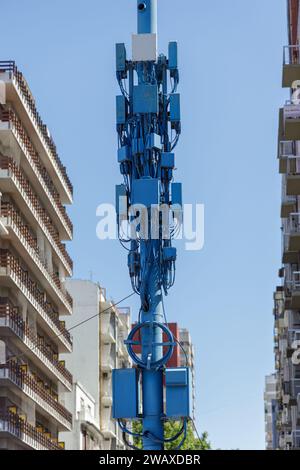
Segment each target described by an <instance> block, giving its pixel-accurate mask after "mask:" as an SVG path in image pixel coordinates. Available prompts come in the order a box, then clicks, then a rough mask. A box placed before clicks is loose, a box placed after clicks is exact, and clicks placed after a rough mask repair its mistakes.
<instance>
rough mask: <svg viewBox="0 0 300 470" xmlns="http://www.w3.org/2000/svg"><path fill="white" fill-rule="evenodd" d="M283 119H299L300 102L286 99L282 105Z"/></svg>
mask: <svg viewBox="0 0 300 470" xmlns="http://www.w3.org/2000/svg"><path fill="white" fill-rule="evenodd" d="M283 117H284V121H285V120H286V119H300V104H298V103H295V102H293V101H291V100H287V101H286V103H285V105H284V107H283Z"/></svg>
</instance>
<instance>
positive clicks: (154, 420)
mask: <svg viewBox="0 0 300 470" xmlns="http://www.w3.org/2000/svg"><path fill="white" fill-rule="evenodd" d="M137 9H138V34H148V33H157V0H144V1H139V0H138V2H137ZM148 77H149V75H148ZM145 78H146V77H144V76H143V69H141V71H140V72H139V80H140V81H143V82H145ZM146 132H147V130H146V129H145V134H146ZM148 243H151V244H152V250H153V251H152V253H151V258H150V259H148V258H149V248H148V246H147V244H148ZM159 248H160V247H159V243H157V241H150V242H145V241H143V242H142V243H141V266H142V268H143V267H144V268H145V267H146V265H147V263H149V266H150V272H149V282H148V285H147V286H146V290H147V291H148V292H144V294H146V295H148V297H149V299H150V302H149V310H148V311H145V309H143V310H142V315H141V320H142V322H151V323H152V322H154V321H156V322H158V323H163V315H162V292H161V287H160V285H159V273H158V270H159V266H158V265H157V263H156V262H155V260H157V259H158V257H159ZM141 336H142V359H143V361H144V362H147V360H149V353H150V354H151V353H152V357H151V359H152V361H157V360H159V359H161V358H162V355H163V351H162V346H155V347H152V344H153V343H162V339H163V338H162V330H161V329H160V328H157V327H153V328H152V329H150V328H144V329H143V330H142V335H141ZM150 351H151V352H150ZM142 390H143V431H144V433H147V432H150V433H151V434H152V435H154V436H156V437H157V438H158V439H159V440H162V439H163V437H164V430H163V422H162V415H163V376H162V370H157V371H156V370H153V369H144V370H143V371H142ZM143 448H144V449H145V450H161V449H163V444H160V443H159V442H154V441H153V438H148V437H144V438H143Z"/></svg>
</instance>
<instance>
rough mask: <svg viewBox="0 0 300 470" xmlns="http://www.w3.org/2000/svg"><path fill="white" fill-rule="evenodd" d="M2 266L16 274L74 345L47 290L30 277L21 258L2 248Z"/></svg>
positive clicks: (0, 259)
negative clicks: (21, 262)
mask: <svg viewBox="0 0 300 470" xmlns="http://www.w3.org/2000/svg"><path fill="white" fill-rule="evenodd" d="M0 267H1V268H5V269H6V270H9V271H11V272H12V273H13V274H14V275H15V276H16V278H17V279H18V281H19V283H20V284H21V285H23V286H24V288H25V289H26V290H27V291H28V293H29V294H30V295H32V297H33V298H34V300H35V301H36V303H37V304H38V305H39V307H40V308H41V309H42V311H43V313H44V314H45V316H46V317H47V318H48V319H49V320H50V321H51V322H52V323H53V324H54V325H55V326H56V328H57V329H58V330H59V331H60V333H61V334H62V335H63V336H64V338H65V339H66V340H67V341H68V343H69V344H70V345H72V339H71V335H70V333H69V332H68V331H67V330H66V328H65V326H64V322H61V321H60V320H59V314H58V312H57V311H55V309H54V308H53V306H52V304H51V303H50V302H49V301H48V300H47V298H46V295H45V292H44V291H42V290H41V289H40V287H39V285H38V284H37V283H36V282H35V281H33V280H32V279H31V278H30V276H29V273H28V271H27V270H25V269H24V268H23V267H22V266H21V264H20V262H19V260H18V259H17V258H16V257H15V256H13V255H12V253H11V252H10V251H9V250H3V249H0ZM8 274H9V273H8Z"/></svg>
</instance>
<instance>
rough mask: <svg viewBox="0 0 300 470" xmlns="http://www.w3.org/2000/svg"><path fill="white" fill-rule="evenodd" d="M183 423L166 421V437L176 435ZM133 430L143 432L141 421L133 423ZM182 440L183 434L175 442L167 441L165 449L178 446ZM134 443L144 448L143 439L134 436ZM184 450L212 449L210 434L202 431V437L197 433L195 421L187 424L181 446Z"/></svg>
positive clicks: (172, 448)
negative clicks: (209, 439) (194, 425)
mask: <svg viewBox="0 0 300 470" xmlns="http://www.w3.org/2000/svg"><path fill="white" fill-rule="evenodd" d="M181 427H182V423H181V422H180V421H166V422H165V425H164V431H165V439H170V438H172V436H175V435H176V434H177V433H178V432H179V431H180V429H181ZM132 430H133V432H134V433H136V434H141V433H142V423H141V421H135V422H134V423H133V428H132ZM181 440H182V436H181V437H179V438H178V439H176V440H175V441H174V442H166V443H165V450H174V449H176V448H177V447H178V445H179V444H180V442H181ZM134 445H135V446H136V447H139V448H140V449H141V448H142V439H141V438H134ZM181 449H182V450H210V449H211V445H210V442H209V441H208V435H207V433H206V432H204V433H202V435H201V436H200V439H198V437H197V436H196V435H195V432H194V428H193V423H192V422H191V421H189V422H188V426H187V435H186V440H185V441H184V444H183V445H182V447H181Z"/></svg>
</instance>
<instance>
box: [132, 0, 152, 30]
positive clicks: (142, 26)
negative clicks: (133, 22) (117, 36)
mask: <svg viewBox="0 0 300 470" xmlns="http://www.w3.org/2000/svg"><path fill="white" fill-rule="evenodd" d="M137 4H138V26H137V30H138V34H147V33H157V0H144V1H142V0H140V1H139V0H138V2H137Z"/></svg>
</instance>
